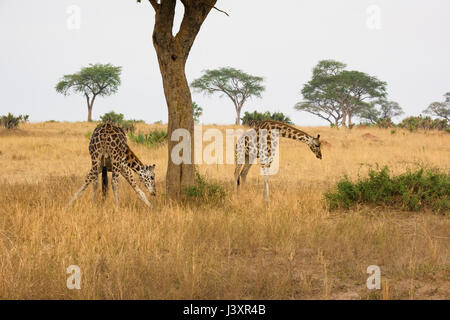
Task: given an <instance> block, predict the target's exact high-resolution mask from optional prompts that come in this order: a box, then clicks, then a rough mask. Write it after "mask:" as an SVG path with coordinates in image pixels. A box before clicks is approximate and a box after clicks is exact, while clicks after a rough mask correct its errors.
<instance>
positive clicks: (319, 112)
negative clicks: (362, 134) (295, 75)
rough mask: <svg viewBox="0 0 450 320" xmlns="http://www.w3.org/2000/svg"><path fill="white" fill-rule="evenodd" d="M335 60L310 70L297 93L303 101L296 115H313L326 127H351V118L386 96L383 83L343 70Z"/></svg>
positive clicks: (298, 105) (373, 78) (321, 63)
mask: <svg viewBox="0 0 450 320" xmlns="http://www.w3.org/2000/svg"><path fill="white" fill-rule="evenodd" d="M345 68H346V65H345V64H344V63H342V62H339V61H335V60H322V61H319V63H318V64H317V65H316V66H315V67H314V69H313V77H312V79H311V80H310V81H308V82H307V83H306V84H305V85H304V86H303V89H302V91H301V94H302V95H303V98H304V100H303V101H301V102H298V103H297V104H296V105H295V109H296V110H298V111H305V112H308V113H311V114H314V115H316V116H318V117H320V118H322V119H324V120H327V121H328V122H330V124H333V125H336V126H339V125H346V123H347V120H348V125H351V121H352V117H353V116H355V115H357V114H358V113H360V112H361V111H362V110H363V109H365V108H369V107H370V102H371V101H373V100H374V99H382V98H384V97H385V96H386V83H385V82H383V81H380V80H378V79H377V78H376V77H373V76H370V75H368V74H366V73H364V72H360V71H354V70H350V71H349V70H345Z"/></svg>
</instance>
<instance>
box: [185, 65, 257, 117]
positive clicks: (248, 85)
mask: <svg viewBox="0 0 450 320" xmlns="http://www.w3.org/2000/svg"><path fill="white" fill-rule="evenodd" d="M263 82H264V79H263V78H262V77H258V76H253V75H250V74H248V73H245V72H244V71H242V70H239V69H235V68H231V67H226V68H220V69H214V70H205V71H203V75H202V76H201V77H200V78H198V79H195V80H194V81H193V82H192V83H191V87H192V88H193V89H194V90H195V91H196V92H202V93H204V94H206V95H213V94H216V93H219V94H221V96H225V97H228V98H230V100H231V101H232V102H233V105H234V109H235V110H236V124H240V123H241V110H242V108H243V106H244V103H245V102H246V101H247V100H249V99H250V98H252V97H256V98H261V94H262V92H263V91H264V90H265V88H264V86H263Z"/></svg>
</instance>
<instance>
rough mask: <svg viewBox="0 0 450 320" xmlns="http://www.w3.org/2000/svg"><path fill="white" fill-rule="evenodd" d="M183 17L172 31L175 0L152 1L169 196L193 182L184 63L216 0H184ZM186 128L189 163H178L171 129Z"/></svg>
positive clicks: (190, 120) (175, 196)
mask: <svg viewBox="0 0 450 320" xmlns="http://www.w3.org/2000/svg"><path fill="white" fill-rule="evenodd" d="M181 2H182V3H183V5H184V17H183V20H182V22H181V26H180V30H179V32H178V34H177V35H176V36H173V34H172V27H173V20H174V16H175V5H176V0H161V1H160V3H158V2H156V1H153V0H152V1H150V3H151V5H152V6H153V8H154V9H155V26H154V30H153V36H152V39H153V46H154V47H155V50H156V55H157V57H158V63H159V69H160V71H161V77H162V81H163V87H164V95H165V98H166V102H167V109H168V113H169V124H168V130H167V133H168V137H169V143H168V154H169V160H168V166H167V173H166V192H167V196H168V198H170V199H173V200H176V199H179V198H180V195H181V192H182V191H183V189H184V188H186V187H188V186H189V185H192V184H194V182H195V180H194V178H195V166H194V119H193V112H192V97H191V92H190V89H189V85H188V82H187V79H186V74H185V66H186V61H187V58H188V56H189V52H190V49H191V47H192V45H193V43H194V40H195V37H196V36H197V34H198V32H199V31H200V27H201V25H202V23H203V21H204V20H205V19H206V16H207V15H208V13H209V12H210V11H211V9H212V8H213V6H214V4H215V3H216V0H204V1H196V0H181ZM179 128H183V129H186V130H187V131H188V132H189V134H190V137H191V139H190V145H191V154H190V159H191V161H190V163H181V164H175V163H174V162H173V161H172V159H171V153H172V149H173V147H174V146H175V145H177V144H178V143H179V142H178V141H171V139H170V138H171V136H172V132H173V131H174V130H176V129H179Z"/></svg>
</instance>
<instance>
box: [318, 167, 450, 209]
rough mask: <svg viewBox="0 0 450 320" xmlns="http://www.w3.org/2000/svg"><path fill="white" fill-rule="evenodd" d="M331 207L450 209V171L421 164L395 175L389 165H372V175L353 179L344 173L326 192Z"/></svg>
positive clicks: (326, 198)
mask: <svg viewBox="0 0 450 320" xmlns="http://www.w3.org/2000/svg"><path fill="white" fill-rule="evenodd" d="M324 197H325V200H326V202H327V204H328V207H329V209H330V210H333V209H338V208H343V209H349V208H350V207H352V206H354V205H356V204H369V205H379V206H389V207H394V208H399V209H401V210H407V211H419V210H421V209H424V208H431V209H433V210H434V211H436V212H443V213H448V212H449V210H450V174H449V173H444V172H442V171H440V170H438V169H425V168H419V169H417V170H416V171H411V170H408V171H407V172H406V173H403V174H401V175H398V176H391V175H390V173H389V169H388V167H387V166H385V167H383V168H381V169H379V168H377V169H376V170H373V169H371V170H370V171H369V176H368V177H367V178H364V179H362V178H361V177H359V178H358V181H356V182H353V181H350V180H349V179H348V177H344V178H343V179H342V180H341V181H339V182H338V183H337V185H336V187H335V190H334V191H329V192H327V193H325V194H324Z"/></svg>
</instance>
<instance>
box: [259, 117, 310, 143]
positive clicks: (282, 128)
mask: <svg viewBox="0 0 450 320" xmlns="http://www.w3.org/2000/svg"><path fill="white" fill-rule="evenodd" d="M259 128H260V129H267V130H268V131H271V130H275V129H276V130H278V131H279V135H280V137H283V138H289V139H292V140H297V141H301V142H303V143H306V144H307V145H309V144H310V143H311V141H312V139H313V137H311V136H310V135H309V134H307V133H306V132H303V131H301V130H299V129H297V128H294V127H293V126H290V125H288V124H285V123H282V122H276V121H264V122H263V123H262V124H261V125H260V126H259Z"/></svg>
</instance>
